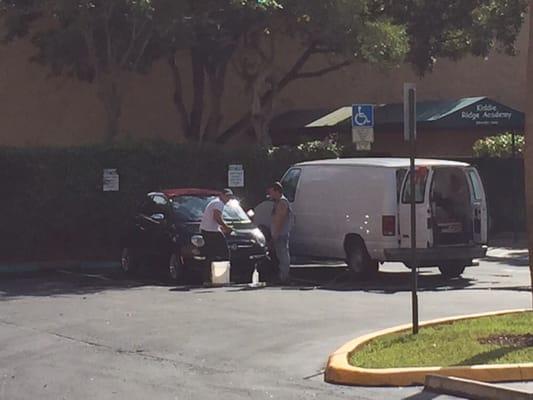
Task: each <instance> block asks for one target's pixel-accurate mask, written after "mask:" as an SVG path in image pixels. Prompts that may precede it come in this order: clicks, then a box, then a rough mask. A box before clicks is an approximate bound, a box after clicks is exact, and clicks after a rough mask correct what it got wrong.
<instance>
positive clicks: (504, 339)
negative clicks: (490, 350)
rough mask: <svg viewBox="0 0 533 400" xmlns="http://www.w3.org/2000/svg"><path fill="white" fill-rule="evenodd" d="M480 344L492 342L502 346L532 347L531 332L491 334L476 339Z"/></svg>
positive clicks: (532, 335) (532, 338) (532, 336)
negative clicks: (524, 333)
mask: <svg viewBox="0 0 533 400" xmlns="http://www.w3.org/2000/svg"><path fill="white" fill-rule="evenodd" d="M478 341H479V343H481V344H493V345H498V346H502V347H533V334H531V333H528V334H526V335H493V336H489V337H486V338H480V339H478Z"/></svg>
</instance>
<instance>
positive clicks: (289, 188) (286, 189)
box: [281, 168, 302, 203]
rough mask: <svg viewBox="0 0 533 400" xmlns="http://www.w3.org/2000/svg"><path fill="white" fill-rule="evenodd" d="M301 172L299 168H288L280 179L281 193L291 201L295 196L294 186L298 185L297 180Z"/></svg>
mask: <svg viewBox="0 0 533 400" xmlns="http://www.w3.org/2000/svg"><path fill="white" fill-rule="evenodd" d="M301 173H302V170H301V169H299V168H293V169H291V170H289V171H288V172H287V173H286V174H285V176H284V177H283V179H282V180H281V184H282V185H283V194H284V195H285V197H286V198H287V200H289V201H290V202H291V203H292V202H293V201H294V199H295V198H296V188H297V187H298V181H299V180H300V175H301Z"/></svg>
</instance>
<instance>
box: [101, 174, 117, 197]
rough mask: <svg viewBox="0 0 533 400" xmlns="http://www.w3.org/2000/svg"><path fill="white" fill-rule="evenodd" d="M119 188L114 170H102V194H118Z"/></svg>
mask: <svg viewBox="0 0 533 400" xmlns="http://www.w3.org/2000/svg"><path fill="white" fill-rule="evenodd" d="M119 187H120V178H119V175H118V172H117V170H116V169H115V168H106V169H104V174H103V179H102V189H103V191H104V192H118V191H119Z"/></svg>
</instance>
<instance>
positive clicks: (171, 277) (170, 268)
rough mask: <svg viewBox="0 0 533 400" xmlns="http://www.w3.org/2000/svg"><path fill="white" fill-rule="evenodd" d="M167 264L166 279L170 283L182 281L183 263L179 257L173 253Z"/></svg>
mask: <svg viewBox="0 0 533 400" xmlns="http://www.w3.org/2000/svg"><path fill="white" fill-rule="evenodd" d="M167 264H168V265H167V268H166V275H167V280H168V281H169V282H172V283H181V282H183V281H184V280H185V265H184V264H183V262H182V260H181V257H179V256H178V255H177V254H175V253H173V254H172V255H171V256H170V259H169V260H168V263H167Z"/></svg>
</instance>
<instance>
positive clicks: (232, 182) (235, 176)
mask: <svg viewBox="0 0 533 400" xmlns="http://www.w3.org/2000/svg"><path fill="white" fill-rule="evenodd" d="M228 187H230V188H232V187H238V188H242V187H244V168H243V166H242V164H232V165H230V166H229V167H228Z"/></svg>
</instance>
